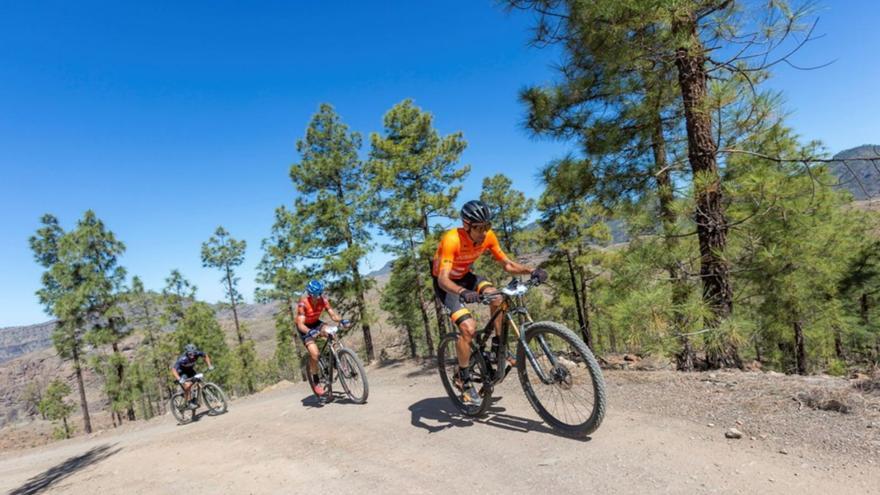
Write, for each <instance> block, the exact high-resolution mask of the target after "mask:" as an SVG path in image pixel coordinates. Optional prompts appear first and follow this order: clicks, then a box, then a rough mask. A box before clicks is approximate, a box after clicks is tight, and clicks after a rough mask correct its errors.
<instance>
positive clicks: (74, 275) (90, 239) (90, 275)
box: [30, 210, 125, 433]
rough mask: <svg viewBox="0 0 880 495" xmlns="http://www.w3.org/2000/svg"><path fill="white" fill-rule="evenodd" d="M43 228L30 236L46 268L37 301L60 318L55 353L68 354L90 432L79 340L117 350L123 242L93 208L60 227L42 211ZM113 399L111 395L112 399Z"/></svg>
mask: <svg viewBox="0 0 880 495" xmlns="http://www.w3.org/2000/svg"><path fill="white" fill-rule="evenodd" d="M42 223H43V227H42V228H40V229H39V230H38V231H37V233H36V235H35V236H32V237H31V238H30V245H31V249H32V250H33V252H34V257H35V259H36V260H37V262H38V263H40V264H41V265H42V266H43V267H44V268H46V271H45V272H44V273H43V288H42V289H40V290H39V291H37V296H38V297H39V299H40V302H41V303H43V305H44V306H45V308H46V310H47V312H48V313H50V314H53V315H55V316H56V317H57V318H58V320H59V322H58V325H57V327H56V329H55V331H54V332H53V336H52V339H53V343H54V344H55V348H56V350H57V351H58V353H59V355H61V356H62V357H64V358H67V359H72V360H73V363H74V372H75V374H76V378H77V386H78V388H79V392H80V406H81V408H82V412H83V423H84V426H85V431H86V433H90V432H91V431H92V427H91V420H90V416H89V411H88V403H87V402H86V396H85V387H84V385H83V380H82V360H83V345H84V343H85V342H86V336H87V334H88V339H89V340H90V341H91V342H93V343H98V344H101V343H105V342H111V343H113V344H114V353H116V354H118V345H116V344H115V343H117V342H118V339H119V337H120V335H121V334H122V333H123V332H124V320H122V318H121V314H120V311H119V308H118V307H117V303H118V296H119V290H120V288H121V284H122V281H123V279H124V277H125V270H124V269H123V268H122V267H120V266H118V261H117V260H118V256H119V255H120V254H122V252H123V251H124V250H125V246H124V245H123V244H122V243H121V242H119V241H118V240H116V238H115V236H114V235H113V233H112V232H110V231H108V230H106V229H105V227H104V224H103V222H101V221H100V220H99V219H98V218H97V216H96V215H95V213H94V212H93V211H91V210H89V211H86V212H85V214H84V215H83V218H82V219H81V220H80V221H79V222H77V225H76V228H75V229H73V230H71V231H69V232H64V231H63V230H62V229H61V227H60V226H59V224H58V220H57V219H56V218H55V217H54V216H52V215H44V216H43V218H42ZM115 371H116V375H117V376H116V379H117V380H118V381H119V382H122V380H123V379H124V366H123V364H122V360H120V359H117V360H116V366H115ZM113 399H114V398H113V397H111V401H112V400H113Z"/></svg>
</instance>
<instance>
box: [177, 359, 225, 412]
mask: <svg viewBox="0 0 880 495" xmlns="http://www.w3.org/2000/svg"><path fill="white" fill-rule="evenodd" d="M199 358H204V359H205V364H207V365H208V371H210V370H213V369H214V366H213V365H212V364H211V356H208V354H207V353H204V352H202V351H200V350H199V349H198V348H197V347H196V346H195V345H193V344H186V346H184V348H183V355H182V356H180V357H179V358H177V360H176V361H175V362H174V364H172V365H171V373H172V374H173V375H174V379H175V380H177V383H179V384H180V386H181V387H183V396H184V398H185V399H186V402H187V403H188V404H189V408H190V409H195V408H197V407H198V404H196V403H194V402H193V401H192V399H191V397H190V390H191V389H192V382H191V381H187V380H188V379H190V378H193V377H194V376H196V363H198V362H199Z"/></svg>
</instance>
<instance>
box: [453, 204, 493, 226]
mask: <svg viewBox="0 0 880 495" xmlns="http://www.w3.org/2000/svg"><path fill="white" fill-rule="evenodd" d="M494 217H495V215H494V214H493V213H492V210H490V209H489V206H488V205H486V203H483V202H482V201H480V200H473V201H468V202H467V203H465V204H464V206H462V207H461V219H462V220H464V221H465V222H467V223H491V222H492V219H493V218H494Z"/></svg>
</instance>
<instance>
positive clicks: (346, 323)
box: [339, 320, 351, 328]
mask: <svg viewBox="0 0 880 495" xmlns="http://www.w3.org/2000/svg"><path fill="white" fill-rule="evenodd" d="M339 324H340V325H341V326H342V327H343V328H348V327H350V326H351V320H339Z"/></svg>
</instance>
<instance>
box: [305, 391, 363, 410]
mask: <svg viewBox="0 0 880 495" xmlns="http://www.w3.org/2000/svg"><path fill="white" fill-rule="evenodd" d="M300 402H301V403H302V405H303V407H306V408H309V409H320V408H322V407H324V406H326V405H329V404H355V405H357V403H356V402H355V401H353V400H351V399H349V398H348V396H347V395H345V394H343V393H339V392H333V399H332V400H327V399H319V398H317V397H315V394H309V395H307V396H305V397H303V398H302V400H301V401H300Z"/></svg>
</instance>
